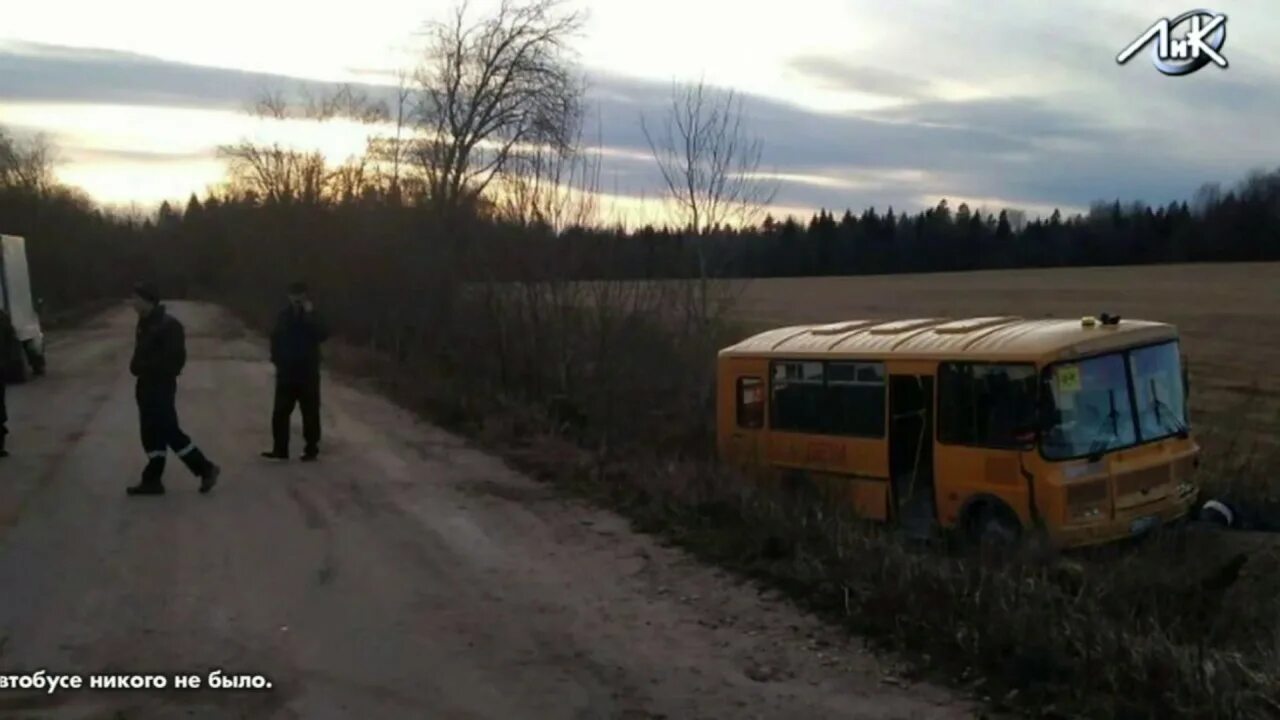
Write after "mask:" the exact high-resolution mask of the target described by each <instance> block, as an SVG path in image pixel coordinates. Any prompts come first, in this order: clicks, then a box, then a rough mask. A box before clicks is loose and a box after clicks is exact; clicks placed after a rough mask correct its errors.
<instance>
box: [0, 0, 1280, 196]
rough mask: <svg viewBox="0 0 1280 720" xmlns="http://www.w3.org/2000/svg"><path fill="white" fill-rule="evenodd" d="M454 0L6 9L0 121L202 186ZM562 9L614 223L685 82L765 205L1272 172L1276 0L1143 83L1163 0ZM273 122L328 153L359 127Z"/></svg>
mask: <svg viewBox="0 0 1280 720" xmlns="http://www.w3.org/2000/svg"><path fill="white" fill-rule="evenodd" d="M451 4H452V3H446V2H434V1H428V2H423V0H361V2H359V3H343V4H341V5H332V6H328V7H326V6H325V5H324V4H317V3H314V2H310V1H308V2H301V1H295V0H269V1H264V0H222V2H220V3H218V4H215V5H205V6H201V7H200V10H199V11H198V12H196V11H194V10H192V9H191V8H189V7H188V8H184V9H182V10H181V11H180V10H178V9H176V6H175V4H174V3H173V2H172V1H171V0H116V1H115V2H112V3H102V2H98V1H94V2H83V1H80V0H43V1H42V2H39V3H21V4H18V5H15V6H14V7H10V8H7V9H6V11H5V14H4V19H3V23H0V126H3V127H5V128H6V129H8V130H9V131H10V132H15V133H19V134H24V133H30V132H35V131H44V132H47V133H49V134H50V135H51V137H52V138H53V139H54V140H55V142H56V144H57V145H58V147H59V154H60V157H61V159H62V164H61V165H60V167H59V172H60V175H61V176H62V177H63V179H64V180H66V181H67V182H70V183H73V184H77V185H80V186H82V187H84V188H85V189H86V190H87V191H89V192H90V193H91V194H92V195H93V196H95V197H96V198H98V199H99V200H102V201H104V202H109V203H124V202H128V201H131V200H132V201H137V202H139V203H143V204H148V203H155V202H158V201H159V200H160V199H164V198H174V199H181V198H185V197H186V195H187V194H189V193H190V192H192V191H196V192H201V191H203V189H204V188H205V187H206V186H208V185H210V184H211V183H216V182H217V181H218V180H219V179H220V177H221V175H222V172H223V168H222V166H221V164H220V163H219V162H218V160H217V159H216V157H215V155H214V150H215V148H216V146H217V145H218V144H220V143H227V142H233V141H235V140H237V139H239V138H241V137H246V136H254V137H257V136H260V135H261V133H263V132H267V131H264V129H263V128H262V127H261V126H260V125H258V124H255V123H254V122H252V121H250V119H249V118H247V117H246V116H245V115H244V114H243V112H242V110H243V108H244V107H245V106H246V104H247V103H248V102H249V101H251V100H252V99H253V97H254V96H255V95H257V94H258V93H260V92H261V91H262V90H263V89H268V88H286V89H289V88H295V87H298V86H299V84H300V83H302V82H304V81H309V82H312V83H315V84H314V85H312V87H313V88H315V89H319V88H321V87H322V85H323V83H327V82H358V83H367V84H368V83H372V84H377V83H382V82H385V81H386V80H387V78H388V75H389V73H390V72H391V71H392V70H394V69H395V68H397V67H406V66H410V65H411V64H412V62H413V60H412V58H413V48H414V46H415V45H414V44H415V42H416V41H417V38H416V37H415V36H414V34H413V33H414V30H415V29H416V28H418V27H420V26H421V24H422V23H423V22H424V21H425V20H428V19H431V18H432V17H433V16H435V17H438V16H441V15H443V14H444V13H446V12H447V11H448V9H449V8H450V7H451ZM489 4H490V3H488V2H474V3H473V9H474V10H475V11H476V12H483V10H484V8H485V7H486V6H487V5H489ZM577 7H580V8H582V9H585V10H586V11H587V12H588V14H589V15H588V22H587V24H586V26H585V28H584V30H583V32H582V34H581V37H579V38H577V39H575V41H574V47H575V49H576V51H577V53H578V58H579V62H580V63H581V65H582V69H583V70H584V72H585V73H586V74H587V76H588V78H589V83H590V85H589V87H590V91H589V101H590V103H591V116H592V118H593V120H592V121H591V123H590V125H592V126H594V125H596V121H597V120H598V125H599V131H600V132H599V137H600V140H601V142H602V144H603V145H604V147H605V149H606V151H607V152H606V155H605V161H604V167H603V171H602V178H601V184H602V186H603V190H604V191H606V192H608V193H609V194H610V195H615V196H618V197H620V198H623V200H622V201H620V203H619V205H618V207H623V208H626V210H625V212H628V213H631V216H630V219H631V220H633V221H634V220H636V219H638V218H637V217H636V216H635V213H643V212H645V210H644V208H645V207H647V203H651V202H652V200H653V199H654V198H655V197H656V196H658V195H659V194H660V190H661V187H660V181H659V179H658V176H657V174H656V172H655V170H654V167H653V163H652V161H651V160H649V159H647V158H646V153H647V148H646V145H645V141H644V137H643V135H642V134H641V132H640V127H639V122H638V119H639V117H640V115H641V114H642V113H644V114H646V115H649V116H651V117H657V116H658V114H659V113H661V110H662V106H663V102H664V100H665V98H666V96H667V94H668V92H669V89H670V84H671V82H672V81H673V80H688V79H696V78H698V77H704V78H705V79H706V80H707V81H709V82H711V83H714V84H717V85H721V86H725V87H733V88H735V89H737V90H739V91H741V92H743V93H745V94H746V96H747V98H748V100H747V110H748V112H749V116H750V122H751V127H752V128H753V129H754V130H755V131H756V132H757V133H758V134H759V135H760V136H761V137H762V138H763V139H764V142H765V165H766V166H767V168H768V169H769V170H771V171H773V172H776V173H777V175H778V177H779V180H780V191H779V194H778V199H777V204H778V206H779V209H780V210H781V211H786V210H795V211H807V210H809V209H813V208H817V207H827V208H837V209H841V210H842V209H844V208H845V207H852V208H855V209H859V210H860V209H862V208H864V207H867V206H870V205H874V206H877V207H879V208H882V209H883V208H884V207H886V206H888V205H893V206H894V207H896V208H898V209H909V210H916V209H919V208H921V207H923V206H926V205H933V204H936V203H937V201H938V200H939V199H940V198H944V197H945V198H947V199H948V200H949V201H950V202H951V203H952V206H953V207H954V206H956V205H958V204H959V203H960V202H962V201H966V200H967V201H968V202H970V203H971V204H973V205H981V206H984V207H987V208H990V209H997V210H998V209H999V208H1001V207H1006V206H1007V207H1017V208H1024V209H1027V210H1028V211H1030V212H1031V213H1032V214H1036V213H1041V212H1048V211H1050V210H1051V209H1052V208H1054V207H1061V208H1063V209H1064V210H1073V209H1079V208H1083V207H1086V206H1087V205H1088V204H1089V203H1090V201H1092V200H1095V199H1114V198H1120V199H1123V200H1145V201H1148V202H1154V203H1163V202H1168V201H1170V200H1174V199H1182V198H1188V197H1190V195H1191V194H1192V193H1193V192H1194V190H1195V189H1196V187H1198V186H1199V185H1200V184H1202V183H1203V182H1206V181H1222V182H1233V181H1235V180H1236V179H1239V178H1240V177H1242V176H1243V175H1244V174H1245V173H1247V172H1248V171H1250V170H1252V169H1271V168H1273V167H1275V166H1280V152H1278V151H1280V141H1277V139H1275V138H1274V137H1273V136H1274V135H1275V132H1274V128H1275V127H1276V126H1277V118H1278V117H1280V60H1278V59H1277V56H1276V54H1275V53H1273V52H1269V49H1270V48H1271V47H1273V46H1274V38H1275V37H1277V36H1278V35H1277V33H1280V4H1277V3H1275V2H1274V0H1272V1H1270V2H1268V1H1267V0H1237V1H1233V2H1222V3H1219V4H1218V5H1215V6H1213V7H1211V8H1210V9H1211V10H1214V11H1217V12H1224V13H1226V14H1227V16H1228V26H1227V27H1228V31H1227V42H1226V46H1225V48H1224V49H1223V54H1224V55H1226V56H1227V58H1228V60H1229V61H1230V67H1229V68H1227V69H1225V70H1224V69H1220V68H1218V67H1216V66H1210V67H1207V68H1205V69H1204V70H1201V71H1200V72H1198V73H1196V74H1193V75H1191V76H1187V77H1167V76H1164V75H1161V74H1160V73H1158V72H1156V70H1155V69H1154V68H1153V67H1152V64H1151V62H1150V56H1149V54H1148V53H1145V52H1144V53H1142V54H1140V55H1138V56H1137V57H1135V58H1134V59H1133V60H1132V61H1130V62H1129V63H1128V64H1127V65H1125V66H1119V65H1117V64H1116V62H1115V57H1116V55H1117V54H1118V53H1119V52H1120V50H1121V49H1123V48H1124V47H1125V46H1126V45H1128V44H1129V43H1130V42H1131V41H1132V40H1133V39H1134V38H1136V37H1137V36H1138V35H1139V34H1140V33H1142V32H1143V31H1144V30H1146V29H1147V27H1149V26H1150V25H1151V23H1153V22H1154V21H1155V20H1156V19H1158V18H1159V17H1164V16H1170V17H1172V16H1175V15H1177V14H1179V13H1181V12H1183V11H1185V10H1188V9H1190V7H1191V6H1188V7H1183V6H1180V5H1176V4H1175V5H1171V4H1169V3H1167V2H1148V1H1146V0H1125V1H1124V2H1114V1H1110V2H1108V1H1107V0H1063V1H1062V2H1055V3H1047V2H1041V1H1040V0H1025V1H1021V2H1003V3H986V2H978V1H977V0H893V1H892V2H888V1H887V0H792V1H791V2H787V3H759V4H755V3H744V2H741V0H734V1H722V0H647V1H646V2H636V1H635V0H594V1H593V2H580V3H579V4H578V5H577ZM270 132H274V133H277V134H278V133H280V132H282V129H280V128H276V129H274V130H271V131H270ZM283 132H284V134H285V135H286V136H287V137H288V138H290V139H291V140H292V141H294V142H299V143H302V144H308V145H313V146H315V147H319V148H322V149H324V150H325V151H326V152H328V153H329V154H330V155H332V156H334V157H335V158H336V159H341V157H343V156H344V155H345V154H346V153H349V152H353V151H356V150H358V149H359V148H360V147H362V144H363V137H364V135H365V133H366V130H365V129H363V128H359V127H356V126H353V125H350V124H344V123H331V124H329V125H327V126H324V127H315V126H311V125H310V124H302V123H295V124H293V125H291V126H289V127H287V128H284V129H283ZM591 134H592V135H593V139H594V136H595V128H594V127H592V128H591ZM637 208H639V209H637ZM640 219H643V218H640Z"/></svg>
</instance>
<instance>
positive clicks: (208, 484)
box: [200, 463, 222, 493]
mask: <svg viewBox="0 0 1280 720" xmlns="http://www.w3.org/2000/svg"><path fill="white" fill-rule="evenodd" d="M221 474H222V468H220V467H218V466H217V465H214V464H213V463H209V469H208V470H205V471H204V474H203V475H201V476H200V492H202V493H207V492H209V491H210V490H212V489H213V486H214V485H217V484H218V476H219V475H221Z"/></svg>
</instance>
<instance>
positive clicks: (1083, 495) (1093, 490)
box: [1067, 480, 1107, 506]
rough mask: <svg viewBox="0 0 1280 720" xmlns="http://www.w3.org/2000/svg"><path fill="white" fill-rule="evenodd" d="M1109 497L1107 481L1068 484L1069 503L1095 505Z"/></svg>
mask: <svg viewBox="0 0 1280 720" xmlns="http://www.w3.org/2000/svg"><path fill="white" fill-rule="evenodd" d="M1106 499H1107V481H1106V480H1097V481H1094V482H1086V483H1080V484H1078V485H1068V486H1067V504H1068V505H1073V506H1074V505H1093V504H1095V503H1100V502H1104V501H1105V500H1106Z"/></svg>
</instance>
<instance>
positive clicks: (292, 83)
mask: <svg viewBox="0 0 1280 720" xmlns="http://www.w3.org/2000/svg"><path fill="white" fill-rule="evenodd" d="M339 87H340V86H339V85H338V84H335V83H324V82H317V81H313V80H300V79H297V78H291V77H287V76H283V75H271V74H267V73H253V72H244V71H240V70H229V69H225V68H214V67H204V66H200V65H188V64H185V63H178V62H171V61H166V60H160V59H157V58H152V57H147V56H144V55H137V54H134V53H129V52H121V51H115V50H97V49H91V48H70V47H62V46H56V45H44V44H38V43H24V42H0V102H4V101H21V102H78V103H112V104H128V105H158V106H165V107H188V108H205V109H215V110H240V109H243V108H245V107H247V106H248V105H249V104H251V103H252V102H253V101H255V100H256V99H257V98H259V97H261V96H262V94H263V93H264V92H266V91H271V90H282V91H283V90H288V91H294V92H298V91H305V92H308V93H311V94H312V95H322V94H329V93H332V92H334V91H336V90H337V89H338V88H339ZM364 87H366V88H368V89H369V90H370V91H372V92H373V93H375V94H378V95H379V96H389V95H390V92H391V90H390V89H389V88H387V87H385V86H383V85H367V86H364Z"/></svg>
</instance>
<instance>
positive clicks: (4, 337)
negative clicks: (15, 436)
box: [0, 308, 21, 458]
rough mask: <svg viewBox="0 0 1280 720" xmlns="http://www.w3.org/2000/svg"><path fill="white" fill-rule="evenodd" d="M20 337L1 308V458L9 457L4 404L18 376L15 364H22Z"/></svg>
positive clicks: (7, 413)
mask: <svg viewBox="0 0 1280 720" xmlns="http://www.w3.org/2000/svg"><path fill="white" fill-rule="evenodd" d="M18 351H19V350H18V336H17V334H16V333H14V331H13V321H12V320H11V319H10V318H9V313H7V312H5V311H4V308H0V458H6V457H9V451H8V450H6V449H5V444H4V441H5V436H7V435H8V434H9V427H8V422H9V411H8V409H7V408H6V407H5V404H4V386H5V384H6V383H8V382H9V379H10V378H11V377H12V376H14V375H15V374H16V368H15V367H14V366H15V364H17V363H19V362H21V359H20V358H19V357H18Z"/></svg>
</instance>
